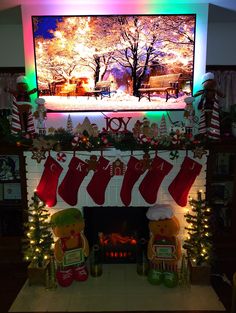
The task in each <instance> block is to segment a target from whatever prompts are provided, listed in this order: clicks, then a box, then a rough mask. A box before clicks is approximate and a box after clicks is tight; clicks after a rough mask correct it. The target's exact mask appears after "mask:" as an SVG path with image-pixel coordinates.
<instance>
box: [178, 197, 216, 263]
mask: <svg viewBox="0 0 236 313" xmlns="http://www.w3.org/2000/svg"><path fill="white" fill-rule="evenodd" d="M189 203H190V205H191V208H192V213H189V212H188V213H187V214H185V218H186V221H187V222H188V226H187V227H185V229H187V231H188V238H187V239H186V240H185V241H184V245H183V247H184V248H185V249H186V250H187V255H188V257H189V259H190V260H191V261H192V262H193V263H194V264H195V265H197V266H201V265H204V264H209V263H210V256H211V248H212V234H211V232H210V218H211V209H210V208H208V207H207V205H206V201H205V200H203V199H202V191H199V192H198V194H197V200H195V199H191V200H190V201H189Z"/></svg>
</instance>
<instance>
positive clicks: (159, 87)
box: [138, 73, 183, 101]
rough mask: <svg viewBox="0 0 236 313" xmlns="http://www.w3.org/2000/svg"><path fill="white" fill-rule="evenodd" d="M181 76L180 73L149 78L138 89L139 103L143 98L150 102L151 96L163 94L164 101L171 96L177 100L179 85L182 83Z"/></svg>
mask: <svg viewBox="0 0 236 313" xmlns="http://www.w3.org/2000/svg"><path fill="white" fill-rule="evenodd" d="M182 76H183V75H182V74H181V73H178V74H167V75H160V76H150V78H149V81H148V83H147V84H143V85H141V88H139V89H138V91H139V101H140V99H141V98H143V97H146V98H148V100H149V101H151V95H153V94H157V93H159V94H160V93H164V94H165V96H166V101H168V99H169V98H170V97H171V96H175V97H176V98H178V93H179V88H180V84H181V83H182V82H183V79H182Z"/></svg>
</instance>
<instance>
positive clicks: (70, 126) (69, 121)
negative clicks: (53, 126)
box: [66, 114, 73, 134]
mask: <svg viewBox="0 0 236 313" xmlns="http://www.w3.org/2000/svg"><path fill="white" fill-rule="evenodd" d="M66 130H67V132H68V133H70V134H73V123H72V119H71V116H70V114H69V115H68V118H67V122H66Z"/></svg>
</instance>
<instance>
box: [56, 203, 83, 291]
mask: <svg viewBox="0 0 236 313" xmlns="http://www.w3.org/2000/svg"><path fill="white" fill-rule="evenodd" d="M51 225H52V230H53V233H54V235H55V236H56V237H58V239H57V241H56V242H55V246H54V255H55V259H56V262H57V273H56V277H57V281H58V283H59V285H61V286H63V287H67V286H70V285H71V284H72V282H73V280H76V281H85V280H87V278H88V271H87V269H86V266H85V258H86V257H87V256H88V254H89V245H88V241H87V239H86V237H85V235H84V232H83V231H84V219H83V217H82V214H81V212H80V211H79V210H78V209H76V208H69V209H64V210H60V211H58V212H56V213H54V214H53V215H52V216H51Z"/></svg>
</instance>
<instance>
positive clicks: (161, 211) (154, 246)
mask: <svg viewBox="0 0 236 313" xmlns="http://www.w3.org/2000/svg"><path fill="white" fill-rule="evenodd" d="M147 218H148V219H149V224H148V226H149V231H150V237H149V241H148V251H147V256H148V259H149V261H150V270H149V273H148V280H149V282H150V283H151V284H156V285H158V284H161V283H162V282H163V283H164V285H166V286H167V287H174V286H176V285H177V283H178V275H177V265H178V261H179V259H180V257H181V245H180V242H179V240H178V238H177V235H178V233H179V230H180V225H179V221H178V219H177V218H176V217H175V216H174V213H173V208H172V207H171V206H170V205H167V204H156V205H154V206H152V207H150V208H149V209H148V211H147Z"/></svg>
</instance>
